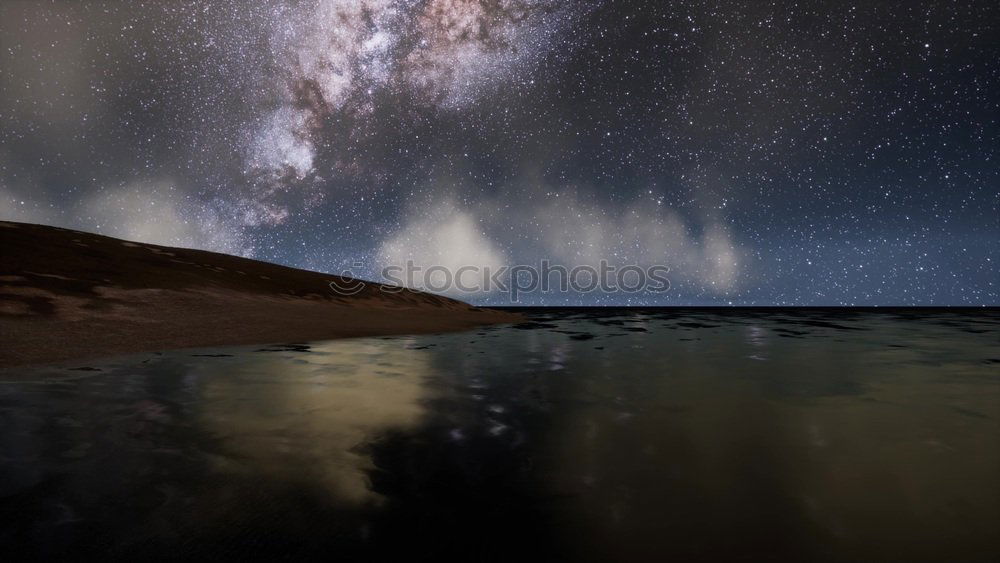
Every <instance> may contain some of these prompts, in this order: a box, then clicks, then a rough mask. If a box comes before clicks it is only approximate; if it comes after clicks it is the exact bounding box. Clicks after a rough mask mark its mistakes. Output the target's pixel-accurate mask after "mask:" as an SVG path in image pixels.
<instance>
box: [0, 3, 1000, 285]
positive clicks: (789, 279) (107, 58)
mask: <svg viewBox="0 0 1000 563" xmlns="http://www.w3.org/2000/svg"><path fill="white" fill-rule="evenodd" d="M998 33H1000V7H998V6H997V4H996V2H993V1H976V0H964V1H956V2H944V1H930V0H914V1H912V2H907V3H905V4H904V3H897V2H874V3H873V2H868V3H863V4H860V3H859V4H857V5H850V4H848V3H832V2H819V1H805V2H796V3H788V2H777V1H760V2H729V1H717V2H713V1H708V0H684V1H674V2H653V1H649V2H624V1H621V2H619V1H612V0H607V1H598V0H593V1H560V0H478V1H474V0H353V1H350V0H309V1H297V2H277V1H272V0H257V1H251V0H247V1H240V2H236V1H230V0H225V1H215V2H197V3H195V2H183V3H182V2H167V3H162V2H152V3H140V2H130V3H123V2H65V3H63V2H56V3H38V2H33V1H8V2H4V3H2V4H0V40H2V42H0V124H2V127H0V216H2V217H3V218H8V219H13V220H25V221H35V222H42V223H48V224H54V225H60V226H68V227H73V228H80V229H86V230H94V231H99V232H103V233H106V234H109V235H113V236H121V237H125V238H133V239H140V240H146V241H150V242H158V243H162V244H174V245H182V246H192V247H200V248H207V249H211V250H219V251H223V252H230V253H238V254H243V255H247V256H252V257H256V258H260V259H264V260H269V261H275V262H279V263H284V264H289V265H293V266H298V267H306V268H311V269H318V270H324V271H338V272H339V271H342V270H344V269H346V268H349V269H351V270H352V272H353V273H354V274H356V275H362V276H366V277H369V278H377V277H379V272H380V270H381V268H382V267H383V266H385V265H387V264H392V263H399V262H401V261H406V260H413V261H415V262H418V263H422V264H432V263H436V264H443V265H447V266H449V267H451V268H455V267H458V266H460V265H463V264H476V265H488V266H491V267H497V266H500V265H512V264H517V263H534V262H537V261H538V260H541V259H549V260H553V261H557V262H559V263H561V264H564V265H566V266H568V267H572V266H574V265H582V264H586V265H592V264H595V263H597V262H599V261H601V260H606V261H609V262H611V263H615V264H630V263H641V264H652V263H657V264H659V263H662V264H665V265H668V266H669V267H670V269H671V274H670V277H671V282H672V288H671V290H670V292H668V293H661V294H638V295H636V294H630V295H621V294H610V295H604V294H588V295H535V296H531V297H529V301H528V303H529V304H531V303H537V304H543V303H544V304H579V303H582V304H626V303H631V304H727V303H733V304H757V305H769V304H799V305H806V304H823V305H839V304H971V305H981V304H996V303H997V302H998V301H1000V299H998V283H1000V281H998V278H1000V276H998V275H997V273H996V271H997V268H996V264H997V261H998V260H1000V222H998V221H1000V219H998V217H1000V202H998V198H1000V166H998V164H997V158H998V155H997V152H998V143H997V139H998V138H1000V124H998V120H1000V97H998V96H997V95H996V92H998V91H1000V63H998V61H1000V47H998V44H997V42H996V39H995V38H996V37H997V36H998ZM468 297H469V298H470V299H472V300H474V301H479V302H484V303H493V302H502V301H503V297H502V296H498V295H490V294H482V295H472V296H468Z"/></svg>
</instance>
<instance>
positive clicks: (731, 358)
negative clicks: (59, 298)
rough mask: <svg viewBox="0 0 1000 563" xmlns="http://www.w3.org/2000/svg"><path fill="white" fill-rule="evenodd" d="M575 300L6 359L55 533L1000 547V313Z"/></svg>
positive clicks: (302, 552)
mask: <svg viewBox="0 0 1000 563" xmlns="http://www.w3.org/2000/svg"><path fill="white" fill-rule="evenodd" d="M900 317H901V314H899V313H865V314H856V313H847V314H844V313H835V312H810V311H804V312H798V313H796V312H788V311H770V312H718V311H705V310H698V311H680V312H678V311H673V310H667V311H655V310H651V311H642V312H634V311H627V312H610V313H599V314H598V313H593V312H581V311H550V312H545V311H542V312H539V313H536V314H534V315H533V318H532V319H531V322H530V323H524V324H523V325H518V326H516V327H493V328H487V329H483V330H478V331H473V332H467V333H458V334H449V335H437V336H421V337H408V338H390V339H358V340H346V341H336V342H328V343H314V344H311V345H308V346H301V345H292V346H284V347H274V348H266V349H261V350H258V349H231V350H209V351H202V352H199V353H192V352H173V353H168V354H165V355H152V356H149V357H142V358H128V359H122V360H118V361H116V362H113V363H109V364H106V365H99V366H75V367H94V368H97V369H99V370H100V371H72V370H65V369H47V370H33V371H22V372H19V373H9V374H6V380H5V382H4V383H3V384H2V385H0V416H2V420H0V422H2V426H0V448H2V450H0V451H2V455H3V458H2V459H0V495H2V499H3V502H2V504H0V545H3V546H5V547H6V548H8V549H11V550H23V551H29V552H31V554H33V555H38V554H42V555H46V554H49V555H52V554H55V555H59V554H66V553H75V554H76V553H82V552H85V551H87V550H95V551H99V552H100V553H102V554H105V553H108V552H110V553H112V554H116V555H120V556H130V557H132V556H147V555H150V554H163V553H167V554H171V555H178V556H181V555H183V556H188V555H192V556H204V555H208V556H215V555H220V554H221V555H257V556H260V555H268V556H288V557H293V558H294V557H305V556H316V555H329V554H336V555H338V556H340V557H342V558H348V559H350V558H351V557H364V558H368V559H371V558H376V559H377V558H387V559H388V558H392V559H397V558H400V557H402V556H406V557H407V558H409V559H428V558H437V559H458V560H463V561H465V560H469V559H487V560H510V559H511V558H514V557H522V556H524V554H525V553H527V552H529V551H530V552H531V553H533V554H534V555H536V556H537V555H541V556H546V555H547V556H549V557H551V558H558V559H579V560H612V559H613V560H633V561H642V560H650V559H653V560H662V559H665V558H678V559H682V560H706V559H718V558H726V559H732V558H736V557H740V558H754V559H757V558H765V557H766V558H777V559H793V560H802V559H810V560H817V559H836V560H843V559H851V560H854V559H868V560H885V559H906V560H913V559H920V560H934V559H936V560H955V559H962V560H990V559H991V558H992V557H993V556H994V555H995V554H996V553H997V552H1000V539H997V537H996V535H995V534H994V533H993V531H994V530H995V529H996V528H998V527H1000V480H998V479H996V476H997V475H1000V444H998V442H997V440H996V437H997V436H998V435H1000V375H998V373H1000V371H998V369H997V366H998V365H1000V360H998V359H997V357H996V336H997V334H998V328H1000V319H998V315H997V314H995V313H992V312H984V313H976V314H971V313H968V314H953V313H942V312H934V313H931V312H926V313H924V314H922V316H921V315H915V314H914V313H913V312H907V313H905V317H903V318H900Z"/></svg>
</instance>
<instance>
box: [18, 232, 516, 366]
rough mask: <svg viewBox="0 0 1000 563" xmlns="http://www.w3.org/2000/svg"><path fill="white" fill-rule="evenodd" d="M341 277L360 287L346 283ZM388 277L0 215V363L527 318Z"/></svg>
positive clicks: (394, 331) (415, 330)
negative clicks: (386, 287)
mask: <svg viewBox="0 0 1000 563" xmlns="http://www.w3.org/2000/svg"><path fill="white" fill-rule="evenodd" d="M331 281H335V282H338V283H340V284H341V286H342V287H346V286H348V285H351V284H354V285H356V284H361V285H360V288H361V289H360V291H358V292H357V293H356V294H354V295H350V296H346V295H338V294H336V293H335V292H334V291H333V290H332V289H331V288H330V282H331ZM380 288H381V286H380V285H379V284H376V283H371V282H363V281H360V280H352V279H349V278H344V277H341V276H335V275H328V274H322V273H317V272H310V271H307V270H299V269H295V268H289V267H285V266H279V265H276V264H269V263H267V262H260V261H257V260H251V259H248V258H241V257H238V256H229V255H226V254H218V253H215V252H206V251H202V250H191V249H183V248H172V247H167V246H158V245H155V244H146V243H139V242H130V241H125V240H121V239H116V238H111V237H106V236H101V235H96V234H92V233H85V232H81V231H74V230H68V229H61V228H56V227H49V226H43V225H33V224H27V223H14V222H9V221H0V342H2V345H0V368H4V367H13V366H20V365H29V364H42V363H61V362H66V361H69V360H83V359H88V358H100V357H107V356H113V355H123V354H131V353H139V352H148V351H156V350H166V349H175V348H189V347H206V346H223V345H244V344H247V345H249V344H271V343H288V342H302V341H309V340H327V339H333V338H345V337H355V336H376V335H389V334H411V333H428V332H443V331H451V330H464V329H469V328H472V327H475V326H478V325H485V324H493V323H503V322H516V321H518V320H520V316H519V315H516V314H513V313H506V312H500V311H495V310H490V309H481V308H476V307H472V306H470V305H468V304H466V303H462V302H461V301H456V300H454V299H448V298H445V297H440V296H437V295H431V294H428V293H423V292H419V291H411V290H402V291H399V292H385V291H382V290H381V289H380Z"/></svg>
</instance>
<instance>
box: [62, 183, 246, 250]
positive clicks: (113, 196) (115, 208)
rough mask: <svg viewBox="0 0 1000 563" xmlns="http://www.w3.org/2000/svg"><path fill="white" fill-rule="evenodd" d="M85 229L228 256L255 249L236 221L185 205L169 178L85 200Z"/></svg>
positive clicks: (194, 206)
mask: <svg viewBox="0 0 1000 563" xmlns="http://www.w3.org/2000/svg"><path fill="white" fill-rule="evenodd" d="M79 215H80V216H81V217H84V218H86V222H85V225H84V227H83V228H88V229H93V230H96V231H97V232H99V233H101V234H105V235H108V236H113V237H118V238H123V239H127V240H134V241H139V242H148V243H152V244H161V245H165V246H179V247H184V248H199V249H204V250H213V251H217V252H224V253H227V254H238V255H244V256H245V255H249V254H251V252H252V249H251V247H250V246H249V245H248V244H247V243H246V241H245V239H244V237H242V236H241V232H240V228H239V226H238V225H235V224H234V223H233V221H232V219H227V218H226V217H225V216H224V215H222V214H221V213H218V212H217V211H215V210H212V209H210V208H206V207H203V206H201V205H195V204H194V202H188V201H186V200H185V199H184V198H183V197H182V196H181V195H180V192H179V191H178V190H177V188H176V187H175V185H174V184H173V183H172V182H171V181H170V180H168V179H159V180H153V181H148V182H134V183H131V184H128V185H125V186H123V187H121V188H116V189H105V190H102V191H100V192H98V193H96V194H94V195H93V196H91V197H89V198H87V199H86V200H84V201H83V202H82V203H81V205H80V211H79Z"/></svg>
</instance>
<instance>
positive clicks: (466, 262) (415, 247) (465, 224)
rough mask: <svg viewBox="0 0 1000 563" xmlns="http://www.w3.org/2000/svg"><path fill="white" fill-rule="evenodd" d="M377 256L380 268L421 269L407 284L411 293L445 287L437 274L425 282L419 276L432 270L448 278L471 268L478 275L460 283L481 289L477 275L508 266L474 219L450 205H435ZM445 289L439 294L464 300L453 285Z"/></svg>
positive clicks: (381, 249)
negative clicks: (441, 270) (435, 269)
mask: <svg viewBox="0 0 1000 563" xmlns="http://www.w3.org/2000/svg"><path fill="white" fill-rule="evenodd" d="M377 256H378V260H379V262H380V263H381V264H382V265H383V266H400V267H406V265H407V264H408V263H409V264H413V265H415V266H417V267H419V268H421V269H422V270H421V272H420V273H419V274H418V275H416V276H414V277H413V278H412V281H409V280H407V281H408V282H409V283H406V285H408V286H410V287H412V288H414V289H431V290H434V289H435V288H440V287H443V286H444V285H445V283H444V281H445V280H444V275H445V274H443V273H440V272H439V273H435V274H434V275H433V276H431V277H430V278H429V279H426V280H425V278H424V275H423V273H424V272H426V271H427V270H428V269H429V268H431V267H433V266H438V267H443V268H444V269H446V270H447V271H448V272H450V273H451V275H455V274H456V273H458V272H459V269H460V268H462V267H463V266H475V267H477V268H479V271H480V273H479V274H478V275H476V274H474V273H472V272H467V273H465V274H462V279H461V282H462V284H463V285H464V286H466V287H470V286H474V285H475V286H476V287H478V288H480V289H483V284H482V273H481V272H483V271H486V270H488V271H489V272H496V271H498V270H499V269H501V268H502V267H504V266H506V265H508V260H507V257H506V255H505V254H504V252H503V251H502V250H501V249H500V248H499V247H498V246H497V245H496V244H495V243H494V242H493V241H492V240H490V238H489V237H488V236H487V235H486V234H485V233H484V231H483V229H482V226H481V225H480V223H479V221H478V220H477V218H476V217H475V216H474V215H473V214H472V213H471V212H469V211H467V210H462V209H459V208H458V207H457V206H456V205H455V204H454V203H452V202H444V203H441V204H438V209H437V211H435V212H433V213H430V214H427V215H423V216H421V217H420V218H416V219H414V220H412V221H410V222H409V223H408V224H407V225H406V227H404V228H403V229H402V230H400V231H399V232H397V233H395V234H394V235H393V236H391V237H390V238H389V239H388V240H386V241H385V242H383V243H382V245H381V246H380V248H379V250H378V254H377ZM448 285H450V287H449V289H448V290H447V291H443V293H446V294H451V295H457V296H459V297H461V296H463V295H464V296H466V297H468V293H463V292H461V291H459V290H458V288H456V287H455V286H454V284H448Z"/></svg>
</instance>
